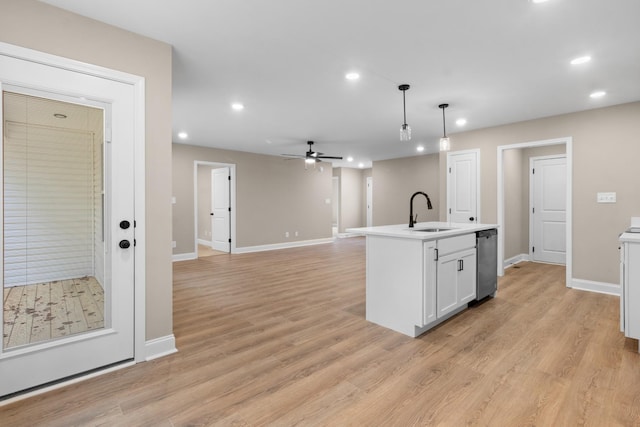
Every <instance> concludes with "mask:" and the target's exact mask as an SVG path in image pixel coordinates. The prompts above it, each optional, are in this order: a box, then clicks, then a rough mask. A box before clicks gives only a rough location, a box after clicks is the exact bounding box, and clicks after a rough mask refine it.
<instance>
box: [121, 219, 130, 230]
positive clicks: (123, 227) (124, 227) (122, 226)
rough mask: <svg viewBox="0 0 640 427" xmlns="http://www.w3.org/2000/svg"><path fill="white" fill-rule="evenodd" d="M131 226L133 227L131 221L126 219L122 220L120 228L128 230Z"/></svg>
mask: <svg viewBox="0 0 640 427" xmlns="http://www.w3.org/2000/svg"><path fill="white" fill-rule="evenodd" d="M129 227H131V223H130V222H129V221H127V220H126V219H125V220H123V221H120V228H122V229H123V230H126V229H127V228H129Z"/></svg>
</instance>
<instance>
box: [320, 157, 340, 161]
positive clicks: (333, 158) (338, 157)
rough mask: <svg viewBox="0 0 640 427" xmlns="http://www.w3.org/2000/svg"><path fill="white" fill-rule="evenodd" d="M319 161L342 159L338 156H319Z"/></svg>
mask: <svg viewBox="0 0 640 427" xmlns="http://www.w3.org/2000/svg"><path fill="white" fill-rule="evenodd" d="M318 159H335V160H342V157H338V156H318Z"/></svg>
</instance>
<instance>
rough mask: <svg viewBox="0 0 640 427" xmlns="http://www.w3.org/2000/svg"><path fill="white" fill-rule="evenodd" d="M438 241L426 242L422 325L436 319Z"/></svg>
mask: <svg viewBox="0 0 640 427" xmlns="http://www.w3.org/2000/svg"><path fill="white" fill-rule="evenodd" d="M435 249H436V242H435V241H431V242H425V244H424V279H423V291H422V292H423V295H422V297H423V301H422V325H421V326H425V325H428V324H429V323H431V322H433V321H434V320H436V317H437V314H436V273H437V261H436V251H435Z"/></svg>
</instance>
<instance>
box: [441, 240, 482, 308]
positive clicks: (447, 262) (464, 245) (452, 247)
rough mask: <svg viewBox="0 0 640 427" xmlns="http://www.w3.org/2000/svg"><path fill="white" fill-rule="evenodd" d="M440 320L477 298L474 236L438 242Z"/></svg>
mask: <svg viewBox="0 0 640 427" xmlns="http://www.w3.org/2000/svg"><path fill="white" fill-rule="evenodd" d="M437 245H438V248H437V249H438V264H437V275H436V276H437V279H436V282H437V285H436V294H437V318H441V317H444V316H446V315H447V314H449V313H451V312H453V311H455V310H456V309H458V308H460V307H462V306H464V305H466V304H467V303H468V302H469V301H471V300H473V299H474V298H475V297H476V248H475V245H476V240H475V235H474V234H468V235H464V236H457V237H452V238H449V239H442V240H438V242H437Z"/></svg>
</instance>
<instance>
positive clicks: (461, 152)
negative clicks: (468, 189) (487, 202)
mask: <svg viewBox="0 0 640 427" xmlns="http://www.w3.org/2000/svg"><path fill="white" fill-rule="evenodd" d="M472 153H473V154H475V155H476V223H477V224H481V223H482V221H480V215H481V209H480V204H481V202H482V197H481V195H480V188H481V187H480V177H481V175H482V174H481V173H480V149H479V148H474V149H472V150H460V151H448V152H447V169H446V170H445V173H446V175H447V208H446V209H447V221H448V222H451V199H450V198H449V196H450V193H449V189H450V187H451V174H450V173H449V168H450V167H451V156H454V155H459V154H472Z"/></svg>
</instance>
